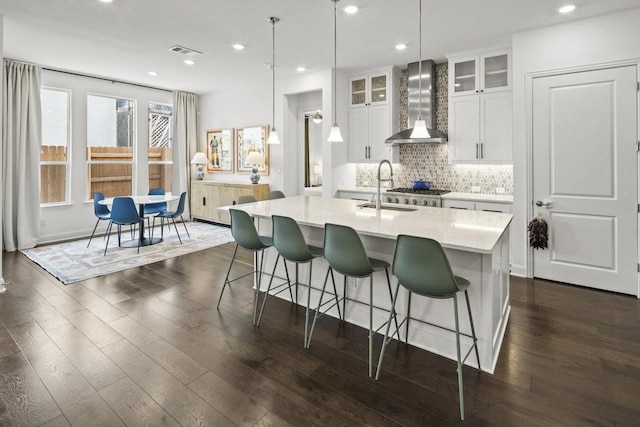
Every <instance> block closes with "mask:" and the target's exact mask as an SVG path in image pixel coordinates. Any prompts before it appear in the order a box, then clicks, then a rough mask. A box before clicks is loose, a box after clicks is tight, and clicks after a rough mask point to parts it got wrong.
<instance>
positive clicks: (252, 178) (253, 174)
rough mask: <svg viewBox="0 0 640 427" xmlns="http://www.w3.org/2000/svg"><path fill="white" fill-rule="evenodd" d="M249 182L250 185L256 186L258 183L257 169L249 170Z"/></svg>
mask: <svg viewBox="0 0 640 427" xmlns="http://www.w3.org/2000/svg"><path fill="white" fill-rule="evenodd" d="M249 180H250V181H251V183H252V184H257V183H258V181H260V175H258V168H257V167H255V166H254V167H253V169H251V175H250V176H249Z"/></svg>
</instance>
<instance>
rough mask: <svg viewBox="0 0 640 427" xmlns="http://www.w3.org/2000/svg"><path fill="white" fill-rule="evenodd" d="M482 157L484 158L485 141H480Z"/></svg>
mask: <svg viewBox="0 0 640 427" xmlns="http://www.w3.org/2000/svg"><path fill="white" fill-rule="evenodd" d="M480 158H481V159H484V142H481V143H480Z"/></svg>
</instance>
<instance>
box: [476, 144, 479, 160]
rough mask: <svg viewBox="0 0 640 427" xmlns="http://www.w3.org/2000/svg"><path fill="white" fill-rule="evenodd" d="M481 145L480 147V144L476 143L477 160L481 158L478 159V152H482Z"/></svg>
mask: <svg viewBox="0 0 640 427" xmlns="http://www.w3.org/2000/svg"><path fill="white" fill-rule="evenodd" d="M479 145H480V144H478V143H477V142H476V159H478V158H479V157H478V152H479V150H480V147H479Z"/></svg>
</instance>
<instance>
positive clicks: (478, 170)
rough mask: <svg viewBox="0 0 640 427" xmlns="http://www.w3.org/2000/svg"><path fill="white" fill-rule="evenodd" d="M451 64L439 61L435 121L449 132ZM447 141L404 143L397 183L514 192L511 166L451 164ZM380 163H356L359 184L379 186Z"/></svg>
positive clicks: (403, 109) (403, 119)
mask: <svg viewBox="0 0 640 427" xmlns="http://www.w3.org/2000/svg"><path fill="white" fill-rule="evenodd" d="M447 80H448V66H447V64H446V63H443V64H436V111H435V114H436V121H435V123H434V126H435V128H436V129H437V130H439V131H441V132H444V133H448V126H449V122H448V109H447V107H448V83H447ZM408 109H409V108H408V100H407V70H402V71H401V72H400V129H406V128H407V127H408V126H407V121H408ZM448 149H449V145H448V144H404V145H401V146H400V164H399V165H394V171H393V172H394V186H395V187H409V186H410V185H411V181H413V180H416V179H424V180H427V181H431V185H432V186H433V187H435V188H441V189H446V190H451V191H461V192H471V191H472V187H479V188H480V192H482V193H488V194H493V193H496V188H501V189H504V191H505V193H506V194H513V166H512V165H452V164H449V156H448ZM377 171H378V165H371V164H358V165H356V185H357V186H358V187H373V186H376V185H377V183H376V175H377Z"/></svg>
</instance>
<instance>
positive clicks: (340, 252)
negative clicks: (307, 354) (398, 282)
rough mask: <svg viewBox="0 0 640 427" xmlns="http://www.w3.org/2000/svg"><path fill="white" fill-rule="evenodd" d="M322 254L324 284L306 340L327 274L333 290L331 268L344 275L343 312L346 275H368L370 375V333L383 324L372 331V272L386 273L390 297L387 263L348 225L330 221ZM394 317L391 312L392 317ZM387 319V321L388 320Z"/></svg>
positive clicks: (325, 230) (318, 310) (325, 231)
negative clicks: (372, 255)
mask: <svg viewBox="0 0 640 427" xmlns="http://www.w3.org/2000/svg"><path fill="white" fill-rule="evenodd" d="M324 257H325V259H326V260H327V262H328V263H329V268H328V269H327V274H326V276H325V279H324V285H323V286H322V293H321V294H320V301H319V302H318V309H317V310H316V313H315V317H314V319H313V324H312V325H311V331H310V333H309V343H308V344H307V348H308V347H309V344H310V343H311V334H312V333H313V328H314V327H315V324H316V320H317V319H318V317H319V315H321V314H322V313H321V311H320V309H321V305H322V298H323V296H324V292H325V288H326V286H327V279H328V278H329V274H331V281H332V282H333V287H334V290H335V286H336V285H335V278H334V275H333V271H334V270H335V271H337V272H338V273H340V274H342V275H343V276H344V282H343V299H342V304H343V306H342V312H343V313H344V311H345V301H346V299H347V295H346V291H347V277H354V278H355V277H368V278H369V376H370V377H371V376H373V334H374V332H377V331H378V330H380V329H381V328H382V327H384V325H385V324H386V323H387V322H385V323H384V324H382V325H381V326H380V327H378V329H376V330H375V331H374V330H373V308H374V307H373V273H375V272H376V271H382V270H384V272H385V274H386V276H387V287H388V288H389V299H390V300H391V282H390V281H389V267H390V265H389V263H388V262H386V261H383V260H379V259H375V258H369V257H368V256H367V251H366V250H365V248H364V245H363V244H362V240H360V236H358V233H357V232H356V231H355V230H354V229H353V228H351V227H347V226H344V225H337V224H330V223H327V224H325V225H324ZM392 317H394V318H395V313H394V314H393V316H392ZM389 322H391V320H389ZM397 329H398V322H397V320H396V330H397Z"/></svg>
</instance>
